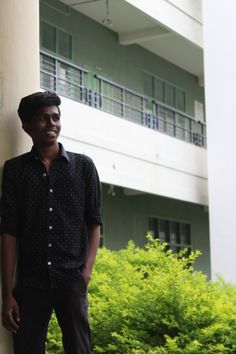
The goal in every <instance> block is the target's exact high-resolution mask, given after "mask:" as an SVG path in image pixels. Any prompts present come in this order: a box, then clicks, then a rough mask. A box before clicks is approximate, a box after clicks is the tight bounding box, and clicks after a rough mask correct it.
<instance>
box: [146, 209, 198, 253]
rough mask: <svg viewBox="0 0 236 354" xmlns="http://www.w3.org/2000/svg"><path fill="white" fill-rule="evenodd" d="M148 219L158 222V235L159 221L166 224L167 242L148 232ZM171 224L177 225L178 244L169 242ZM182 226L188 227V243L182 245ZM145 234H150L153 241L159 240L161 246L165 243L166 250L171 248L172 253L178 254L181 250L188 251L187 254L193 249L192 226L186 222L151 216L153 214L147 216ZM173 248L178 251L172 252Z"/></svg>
mask: <svg viewBox="0 0 236 354" xmlns="http://www.w3.org/2000/svg"><path fill="white" fill-rule="evenodd" d="M150 219H155V221H158V232H157V234H158V233H160V221H164V222H166V223H168V233H169V241H167V238H166V240H160V238H159V237H158V236H157V237H156V236H155V234H154V235H152V233H151V232H150V231H152V230H150V227H149V223H150ZM171 223H177V224H178V229H179V232H180V242H179V243H178V242H175V243H174V242H173V243H172V242H171ZM182 225H187V226H188V227H189V235H188V236H189V240H190V243H189V244H187V243H184V242H183V237H184V235H183V233H182ZM147 232H148V234H151V235H152V236H153V237H154V238H155V239H159V240H160V243H161V244H163V243H166V244H167V250H168V249H172V248H171V247H173V249H172V251H173V252H174V253H178V252H179V251H181V250H183V249H187V250H188V253H190V252H191V251H192V249H193V239H192V224H191V222H189V221H186V220H179V219H173V218H168V217H160V216H157V215H153V214H149V215H148V216H147ZM174 248H176V249H178V251H177V252H176V251H175V250H174Z"/></svg>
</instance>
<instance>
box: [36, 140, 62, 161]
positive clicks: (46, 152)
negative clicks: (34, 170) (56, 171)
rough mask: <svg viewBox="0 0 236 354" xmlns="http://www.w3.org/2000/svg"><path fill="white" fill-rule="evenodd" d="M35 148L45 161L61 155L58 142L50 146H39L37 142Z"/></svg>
mask: <svg viewBox="0 0 236 354" xmlns="http://www.w3.org/2000/svg"><path fill="white" fill-rule="evenodd" d="M35 148H36V149H37V151H38V154H39V158H40V160H41V161H42V162H44V161H48V162H49V161H52V160H53V159H55V158H56V157H57V156H58V155H59V151H60V149H59V144H58V143H57V142H56V143H55V144H53V145H50V146H38V145H37V144H35Z"/></svg>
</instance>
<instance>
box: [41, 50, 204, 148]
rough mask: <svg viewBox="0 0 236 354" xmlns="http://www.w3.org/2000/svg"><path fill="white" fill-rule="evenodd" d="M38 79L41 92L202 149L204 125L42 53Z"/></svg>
mask: <svg viewBox="0 0 236 354" xmlns="http://www.w3.org/2000/svg"><path fill="white" fill-rule="evenodd" d="M40 80H41V87H42V88H43V89H46V90H53V91H56V92H57V93H58V94H60V95H62V96H65V97H68V98H70V99H72V100H75V101H79V102H81V103H84V104H86V105H89V106H91V107H94V108H97V109H99V110H102V111H105V112H108V113H111V114H113V115H115V116H118V117H121V118H124V119H127V120H130V121H132V122H134V123H137V124H140V125H143V126H145V127H147V128H150V129H153V130H156V131H158V132H161V133H165V134H167V135H169V136H172V137H175V138H178V139H180V140H183V141H185V142H188V143H190V144H194V145H196V146H199V147H202V148H206V145H207V142H206V125H205V124H204V123H201V122H197V121H196V120H195V119H194V118H193V117H191V116H189V115H187V114H186V113H184V112H182V111H179V110H177V109H175V108H173V107H170V106H168V105H166V104H164V103H162V102H159V101H156V100H154V99H150V98H149V97H146V96H144V95H141V94H140V93H138V92H135V91H132V90H130V89H128V88H126V87H123V86H121V85H118V84H117V83H114V82H112V81H110V80H107V79H106V78H104V77H102V76H98V75H95V74H91V73H88V72H87V71H86V70H84V69H82V68H80V67H79V66H76V65H73V64H71V63H68V62H66V61H64V60H61V59H58V58H56V57H54V56H52V55H49V54H48V53H44V52H41V53H40Z"/></svg>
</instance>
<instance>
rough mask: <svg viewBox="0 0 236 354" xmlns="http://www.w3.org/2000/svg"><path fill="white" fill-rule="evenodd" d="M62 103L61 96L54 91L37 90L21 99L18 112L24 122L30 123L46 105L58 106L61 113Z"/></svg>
mask: <svg viewBox="0 0 236 354" xmlns="http://www.w3.org/2000/svg"><path fill="white" fill-rule="evenodd" d="M60 104H61V99H60V97H59V96H58V95H57V94H56V93H55V92H53V91H45V92H35V93H32V94H31V95H29V96H26V97H23V98H22V99H21V101H20V104H19V108H18V111H17V112H18V115H19V117H20V120H21V121H22V123H23V122H28V123H30V122H31V120H32V117H33V116H34V115H35V114H36V112H37V111H38V110H39V109H40V108H42V107H44V106H57V108H58V111H59V114H61V112H60V108H59V106H60Z"/></svg>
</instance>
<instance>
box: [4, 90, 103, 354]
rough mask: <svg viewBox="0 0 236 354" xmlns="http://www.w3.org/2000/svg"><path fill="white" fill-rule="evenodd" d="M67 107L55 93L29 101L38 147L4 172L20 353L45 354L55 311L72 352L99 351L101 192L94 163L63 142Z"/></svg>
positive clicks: (9, 322) (8, 271)
mask: <svg viewBox="0 0 236 354" xmlns="http://www.w3.org/2000/svg"><path fill="white" fill-rule="evenodd" d="M60 103H61V100H60V98H59V97H58V96H57V95H56V94H55V93H53V92H36V93H34V94H32V95H29V96H27V97H24V98H23V99H22V100H21V102H20V105H19V109H18V114H19V117H20V119H21V121H22V127H23V129H24V130H25V132H26V133H27V134H29V135H30V137H31V138H32V141H33V147H32V150H31V151H30V152H28V153H26V154H23V155H20V156H18V157H16V158H13V159H11V160H8V161H6V163H5V165H4V169H3V181H2V197H1V229H0V231H1V236H2V297H3V310H2V316H3V325H4V326H5V327H6V328H7V329H8V330H10V331H12V332H13V342H14V353H15V354H43V353H45V338H46V334H47V328H48V323H49V320H50V317H51V314H52V311H53V310H54V311H55V314H56V316H57V320H58V323H59V325H60V327H61V330H62V338H63V346H64V349H65V352H66V354H77V353H78V354H89V353H90V352H91V349H90V328H89V324H88V312H87V310H88V308H87V307H88V305H87V286H88V283H89V280H90V276H91V272H92V268H93V264H94V262H95V257H96V252H97V248H98V245H99V237H100V224H101V190H100V182H99V178H98V174H97V171H96V168H95V166H94V164H93V162H92V160H91V159H90V158H88V157H87V156H85V155H81V154H75V153H71V152H67V151H65V149H64V147H63V146H62V145H61V144H60V143H58V142H57V139H58V136H59V133H60V129H61V123H60V109H59V105H60ZM16 265H17V266H16ZM15 268H16V273H17V274H16V283H15V284H13V278H14V272H15Z"/></svg>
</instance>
